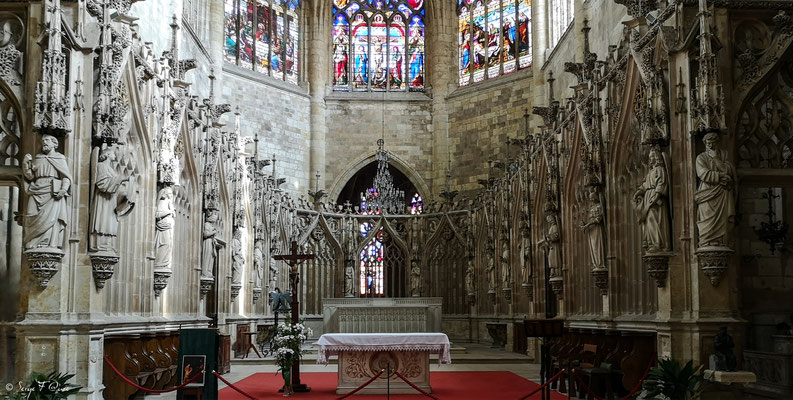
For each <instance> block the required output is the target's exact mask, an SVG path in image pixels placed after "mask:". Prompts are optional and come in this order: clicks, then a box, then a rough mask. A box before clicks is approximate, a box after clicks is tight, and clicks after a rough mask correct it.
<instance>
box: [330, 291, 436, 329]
mask: <svg viewBox="0 0 793 400" xmlns="http://www.w3.org/2000/svg"><path fill="white" fill-rule="evenodd" d="M441 301H442V299H441V298H440V297H405V298H336V299H323V301H322V315H323V320H324V321H323V322H324V327H325V333H410V332H440V331H441Z"/></svg>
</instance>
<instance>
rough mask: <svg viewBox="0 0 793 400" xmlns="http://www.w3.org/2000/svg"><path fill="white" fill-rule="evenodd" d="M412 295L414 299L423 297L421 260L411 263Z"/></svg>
mask: <svg viewBox="0 0 793 400" xmlns="http://www.w3.org/2000/svg"><path fill="white" fill-rule="evenodd" d="M410 295H411V296H412V297H419V296H420V295H421V269H420V268H419V260H416V259H414V260H412V261H411V262H410Z"/></svg>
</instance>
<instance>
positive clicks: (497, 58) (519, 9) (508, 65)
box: [457, 0, 532, 86]
mask: <svg viewBox="0 0 793 400" xmlns="http://www.w3.org/2000/svg"><path fill="white" fill-rule="evenodd" d="M457 2H458V3H457V20H458V43H457V44H458V46H459V57H460V59H459V71H460V80H459V85H460V86H467V85H470V84H471V83H472V82H473V83H477V82H482V81H484V80H485V79H492V78H496V77H499V76H501V75H507V74H511V73H513V72H515V71H516V70H520V69H526V68H529V67H531V64H532V49H531V0H457Z"/></svg>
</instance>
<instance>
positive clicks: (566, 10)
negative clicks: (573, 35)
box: [548, 0, 574, 48]
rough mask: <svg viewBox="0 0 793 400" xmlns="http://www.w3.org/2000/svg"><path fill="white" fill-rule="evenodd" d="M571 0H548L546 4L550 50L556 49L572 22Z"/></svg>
mask: <svg viewBox="0 0 793 400" xmlns="http://www.w3.org/2000/svg"><path fill="white" fill-rule="evenodd" d="M573 4H574V3H573V0H550V1H549V2H548V5H549V7H548V12H549V14H550V15H548V20H549V21H550V24H549V26H550V32H548V39H549V42H550V43H549V44H550V46H551V48H554V47H556V45H557V44H558V43H559V41H560V40H562V36H564V33H565V32H567V28H568V27H569V26H570V24H571V23H572V22H573Z"/></svg>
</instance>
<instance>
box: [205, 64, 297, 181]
mask: <svg viewBox="0 0 793 400" xmlns="http://www.w3.org/2000/svg"><path fill="white" fill-rule="evenodd" d="M221 80H222V86H221V87H220V89H219V90H218V94H217V96H218V100H217V101H218V102H219V103H230V104H233V105H235V107H236V106H239V113H240V130H241V132H242V134H243V135H244V136H254V135H255V134H256V133H258V134H259V156H260V158H262V159H264V158H268V159H270V158H272V157H273V154H275V155H276V160H277V161H276V174H277V176H278V177H279V178H286V180H287V181H286V183H285V184H284V185H283V186H282V188H283V189H285V190H289V191H294V192H298V193H305V192H306V191H307V190H308V182H309V175H312V174H309V170H308V160H309V154H310V148H309V145H308V141H309V136H310V125H309V124H310V121H309V98H308V95H307V94H305V91H304V90H303V89H301V88H300V87H296V86H293V87H287V86H285V85H286V84H284V83H283V82H277V81H275V80H273V79H271V78H268V77H265V76H261V75H260V74H258V73H256V72H253V71H246V70H243V69H241V68H238V67H236V66H233V65H229V64H225V65H224V71H223V73H222V76H221ZM221 121H222V122H224V123H226V124H227V126H226V128H224V129H225V130H233V129H234V113H233V112H232V113H229V114H226V115H225V116H224V117H223V119H222V120H221ZM251 148H252V147H251ZM268 172H269V171H268Z"/></svg>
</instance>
